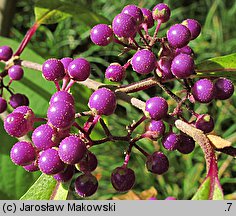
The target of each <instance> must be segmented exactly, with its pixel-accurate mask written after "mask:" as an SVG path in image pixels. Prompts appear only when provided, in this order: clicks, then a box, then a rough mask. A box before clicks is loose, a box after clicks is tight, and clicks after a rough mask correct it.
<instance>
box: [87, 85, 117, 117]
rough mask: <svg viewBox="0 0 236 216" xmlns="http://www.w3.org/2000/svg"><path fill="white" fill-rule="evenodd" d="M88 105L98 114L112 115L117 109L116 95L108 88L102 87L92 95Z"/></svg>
mask: <svg viewBox="0 0 236 216" xmlns="http://www.w3.org/2000/svg"><path fill="white" fill-rule="evenodd" d="M88 105H89V107H90V109H92V110H94V111H95V112H96V113H97V114H98V115H111V114H113V113H114V112H115V109H116V95H115V93H114V92H113V91H111V90H110V89H108V88H100V89H98V90H96V91H95V92H93V94H92V95H91V96H90V98H89V103H88Z"/></svg>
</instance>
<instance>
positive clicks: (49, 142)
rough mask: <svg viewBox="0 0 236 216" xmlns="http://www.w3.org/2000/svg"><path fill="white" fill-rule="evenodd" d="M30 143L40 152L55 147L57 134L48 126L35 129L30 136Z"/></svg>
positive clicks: (44, 125)
mask: <svg viewBox="0 0 236 216" xmlns="http://www.w3.org/2000/svg"><path fill="white" fill-rule="evenodd" d="M32 141H33V143H34V145H35V146H36V148H37V149H38V150H40V151H42V150H46V149H49V148H52V147H55V146H57V144H58V142H57V132H56V130H55V129H53V128H52V127H51V126H50V125H48V124H43V125H40V126H39V127H37V128H36V129H35V130H34V132H33V134H32Z"/></svg>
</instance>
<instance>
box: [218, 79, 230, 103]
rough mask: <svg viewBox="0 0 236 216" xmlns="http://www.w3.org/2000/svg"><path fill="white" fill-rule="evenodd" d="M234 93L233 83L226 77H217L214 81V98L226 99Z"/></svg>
mask: <svg viewBox="0 0 236 216" xmlns="http://www.w3.org/2000/svg"><path fill="white" fill-rule="evenodd" d="M233 93H234V84H233V82H232V81H231V80H229V79H226V78H219V79H217V80H216V82H215V98H216V99H220V100H226V99H228V98H230V97H231V96H232V95H233Z"/></svg>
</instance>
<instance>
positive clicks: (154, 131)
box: [146, 120, 165, 140]
mask: <svg viewBox="0 0 236 216" xmlns="http://www.w3.org/2000/svg"><path fill="white" fill-rule="evenodd" d="M147 133H148V134H149V138H151V139H153V140H156V139H158V138H159V137H161V136H162V135H163V134H164V133H165V124H164V123H163V121H162V120H159V121H156V120H151V122H150V124H149V126H148V128H147V131H146V134H147Z"/></svg>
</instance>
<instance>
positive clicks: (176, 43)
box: [167, 24, 191, 48]
mask: <svg viewBox="0 0 236 216" xmlns="http://www.w3.org/2000/svg"><path fill="white" fill-rule="evenodd" d="M190 39H191V33H190V31H189V29H188V28H187V27H186V26H184V25H182V24H175V25H173V26H171V27H170V29H169V30H168V32H167V40H168V42H169V44H170V46H172V47H174V48H182V47H184V46H186V45H187V44H188V43H189V41H190Z"/></svg>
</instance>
